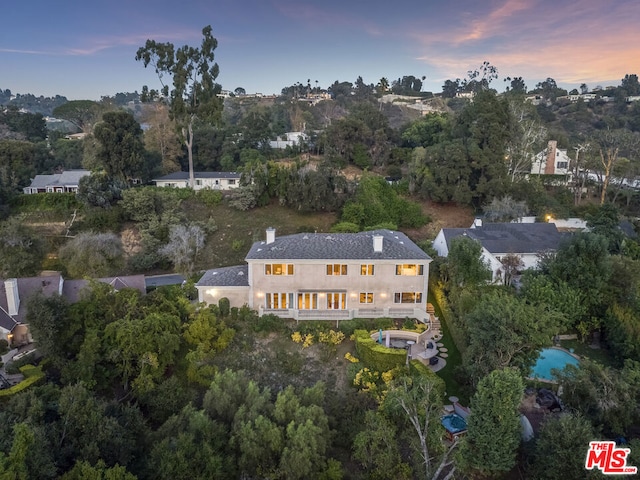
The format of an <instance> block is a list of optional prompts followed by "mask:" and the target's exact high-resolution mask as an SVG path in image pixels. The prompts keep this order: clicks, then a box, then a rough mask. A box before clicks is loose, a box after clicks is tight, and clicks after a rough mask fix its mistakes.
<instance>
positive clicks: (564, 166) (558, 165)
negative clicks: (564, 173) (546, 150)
mask: <svg viewBox="0 0 640 480" xmlns="http://www.w3.org/2000/svg"><path fill="white" fill-rule="evenodd" d="M556 168H567V162H558V164H557V166H556Z"/></svg>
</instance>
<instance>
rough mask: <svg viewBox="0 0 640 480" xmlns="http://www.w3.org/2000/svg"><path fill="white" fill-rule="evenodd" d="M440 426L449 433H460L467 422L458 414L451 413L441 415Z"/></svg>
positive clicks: (465, 427) (464, 428)
mask: <svg viewBox="0 0 640 480" xmlns="http://www.w3.org/2000/svg"><path fill="white" fill-rule="evenodd" d="M441 423H442V426H443V427H444V428H446V429H447V431H448V432H450V433H460V432H464V431H465V430H466V429H467V422H466V421H465V420H464V418H462V417H461V416H460V415H457V414H455V413H451V414H449V415H446V416H444V417H442V420H441Z"/></svg>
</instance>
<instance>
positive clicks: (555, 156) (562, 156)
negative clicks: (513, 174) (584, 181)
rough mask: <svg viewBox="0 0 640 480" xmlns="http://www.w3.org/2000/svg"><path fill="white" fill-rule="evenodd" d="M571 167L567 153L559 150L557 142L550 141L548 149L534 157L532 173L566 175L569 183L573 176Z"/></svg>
mask: <svg viewBox="0 0 640 480" xmlns="http://www.w3.org/2000/svg"><path fill="white" fill-rule="evenodd" d="M570 166H571V159H570V158H569V155H567V151H566V150H563V149H560V148H558V142H557V141H556V140H549V144H548V145H547V148H546V149H544V150H543V151H541V152H539V153H538V154H537V155H536V156H535V157H533V161H532V162H531V173H532V174H533V175H564V176H565V178H566V182H568V181H570V180H571V176H572V172H571V170H570ZM563 183H565V182H563Z"/></svg>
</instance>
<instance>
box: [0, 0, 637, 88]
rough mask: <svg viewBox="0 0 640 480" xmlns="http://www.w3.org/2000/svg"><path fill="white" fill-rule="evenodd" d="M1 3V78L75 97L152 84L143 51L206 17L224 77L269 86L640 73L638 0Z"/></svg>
mask: <svg viewBox="0 0 640 480" xmlns="http://www.w3.org/2000/svg"><path fill="white" fill-rule="evenodd" d="M178 5H180V6H178ZM2 12H3V22H2V28H1V29H0V88H2V89H7V88H8V89H10V90H11V91H12V92H13V93H33V94H37V95H45V96H51V95H55V94H60V95H65V96H66V97H68V98H69V99H99V98H100V97H101V96H103V95H113V94H115V93H117V92H127V91H129V92H130V91H134V90H138V91H140V89H141V88H142V86H143V85H149V87H150V88H157V87H158V86H159V83H158V81H157V78H156V76H155V73H154V72H153V71H152V70H149V69H145V68H144V67H143V65H142V64H141V63H139V62H136V61H135V52H136V50H137V48H138V47H140V46H142V45H144V43H145V41H146V39H148V38H151V39H154V40H157V41H161V42H172V43H174V44H175V45H176V46H181V45H184V44H189V45H193V46H197V45H199V43H200V40H201V31H202V28H203V27H204V26H206V25H211V26H212V27H213V35H214V36H215V37H216V38H217V39H218V48H217V50H216V61H217V62H218V64H219V66H220V76H219V77H218V82H219V83H221V84H222V86H223V88H225V89H229V90H233V89H235V88H236V87H243V88H245V89H246V90H247V92H261V93H264V94H269V93H279V92H280V90H281V89H282V87H284V86H287V85H292V84H294V83H296V82H302V83H306V81H307V79H310V80H311V83H312V85H315V81H316V80H318V85H319V86H321V87H323V88H326V87H328V86H329V85H330V84H331V83H333V82H334V81H335V80H340V81H350V82H354V81H355V79H356V78H357V77H358V76H359V75H360V76H362V77H363V79H364V81H365V82H366V83H377V82H378V80H379V79H380V78H381V77H387V78H388V79H389V80H390V81H392V80H394V79H397V78H398V77H401V76H403V75H414V76H420V77H421V76H423V75H424V76H426V80H425V83H424V90H431V91H440V90H441V86H442V83H443V81H444V80H446V79H448V78H451V79H455V78H456V77H461V78H462V77H465V76H466V73H467V71H468V70H471V69H475V68H477V67H478V66H480V65H481V64H482V62H483V61H484V60H487V61H489V62H491V64H493V65H495V66H496V67H497V68H498V72H499V76H500V78H499V79H498V80H497V81H495V82H494V84H493V86H494V87H495V88H497V89H498V90H502V89H503V87H504V82H503V81H502V79H503V78H504V77H506V76H522V77H523V78H524V79H525V81H526V82H527V84H528V86H529V87H530V88H532V87H533V86H534V85H535V84H536V83H537V82H539V81H541V80H544V79H545V78H547V77H552V78H554V79H555V80H556V81H557V82H558V84H559V85H561V86H564V87H569V88H574V87H577V86H579V85H580V84H581V83H583V82H584V83H587V84H588V85H589V87H595V86H596V85H602V86H606V85H610V84H614V85H617V84H619V83H620V79H622V77H624V75H625V74H627V73H635V74H640V27H639V25H640V3H639V2H638V0H608V1H603V0H580V1H570V0H553V1H552V0H449V1H442V0H395V1H391V0H389V1H385V2H382V1H379V0H341V1H338V0H322V1H319V0H298V1H293V0H208V1H205V0H183V1H182V2H176V1H175V0H173V1H168V0H156V1H143V0H127V1H124V0H110V1H104V0H82V1H80V0H58V1H51V0H47V1H44V0H22V1H20V0H18V1H16V2H10V3H9V4H7V5H4V6H3V8H2Z"/></svg>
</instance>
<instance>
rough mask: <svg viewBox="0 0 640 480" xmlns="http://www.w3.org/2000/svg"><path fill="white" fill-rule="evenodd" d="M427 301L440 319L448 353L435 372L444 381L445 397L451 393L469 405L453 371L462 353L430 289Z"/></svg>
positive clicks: (459, 362) (443, 340)
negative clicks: (445, 363)
mask: <svg viewBox="0 0 640 480" xmlns="http://www.w3.org/2000/svg"><path fill="white" fill-rule="evenodd" d="M427 301H428V302H429V303H432V304H433V307H434V308H435V312H436V313H435V314H436V317H438V318H439V319H440V328H441V329H442V340H440V343H442V344H443V345H444V346H445V347H446V348H447V350H448V351H447V354H448V355H449V356H448V357H447V358H446V360H447V365H446V367H444V368H443V369H442V370H440V371H439V372H437V375H438V376H439V377H440V378H442V379H443V380H444V383H445V384H446V386H447V397H450V396H451V395H455V396H456V397H458V398H459V399H460V403H461V404H462V405H465V406H468V405H469V396H468V395H467V393H466V392H465V391H464V390H463V389H462V388H461V387H460V385H459V384H458V382H457V381H456V380H455V378H454V371H455V369H456V368H457V367H459V366H460V365H462V355H461V354H460V350H458V347H456V344H455V343H454V342H453V338H452V337H451V334H450V332H449V325H448V324H447V322H446V320H445V318H444V317H443V315H442V311H441V310H440V305H438V303H437V302H436V300H435V298H434V297H433V294H432V293H431V290H429V292H428V300H427Z"/></svg>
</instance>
